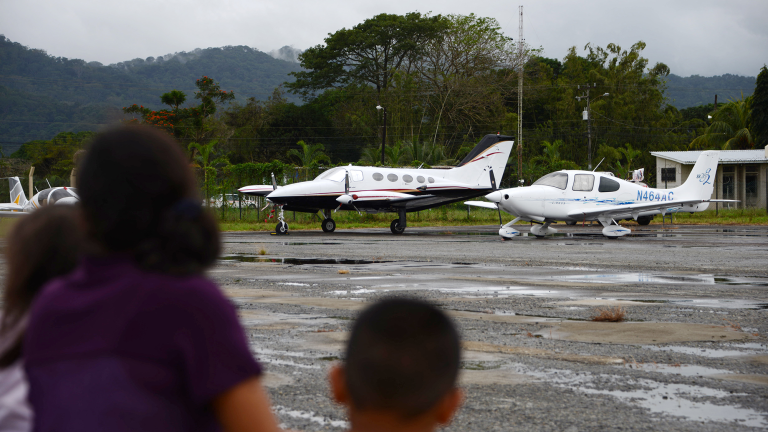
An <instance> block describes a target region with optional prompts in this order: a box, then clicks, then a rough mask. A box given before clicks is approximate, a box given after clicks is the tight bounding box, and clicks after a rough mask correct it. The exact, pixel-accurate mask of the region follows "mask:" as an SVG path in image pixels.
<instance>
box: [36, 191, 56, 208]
mask: <svg viewBox="0 0 768 432" xmlns="http://www.w3.org/2000/svg"><path fill="white" fill-rule="evenodd" d="M51 192H53V189H43V190H41V191H40V192H39V193H38V194H37V202H38V203H39V204H40V205H41V206H44V205H47V204H49V203H48V197H49V195H51ZM50 204H53V201H51V202H50Z"/></svg>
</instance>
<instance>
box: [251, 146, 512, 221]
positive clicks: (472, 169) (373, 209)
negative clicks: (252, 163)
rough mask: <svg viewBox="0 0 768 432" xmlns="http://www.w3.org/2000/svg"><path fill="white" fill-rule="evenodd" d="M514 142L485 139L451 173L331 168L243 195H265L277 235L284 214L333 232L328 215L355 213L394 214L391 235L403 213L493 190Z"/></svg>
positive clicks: (368, 168) (450, 170)
mask: <svg viewBox="0 0 768 432" xmlns="http://www.w3.org/2000/svg"><path fill="white" fill-rule="evenodd" d="M513 145H514V141H513V140H512V137H508V136H503V135H498V134H497V135H486V136H485V137H483V139H482V140H480V143H479V144H478V145H477V146H475V148H474V149H472V151H471V152H469V154H468V155H467V157H465V158H464V160H462V161H461V163H460V164H459V165H458V166H456V167H455V168H451V169H419V168H387V167H368V166H353V165H349V166H346V167H336V168H332V169H329V170H327V171H325V172H323V173H322V174H320V175H319V176H317V178H315V179H314V180H311V181H306V182H300V183H294V184H289V185H286V186H277V183H276V182H275V176H274V175H272V184H271V185H254V186H245V187H242V188H240V189H239V191H240V192H241V193H243V194H246V195H259V196H265V197H266V198H267V200H268V201H269V202H271V203H273V204H274V205H276V206H277V207H279V209H280V213H279V217H278V220H279V221H280V222H279V223H278V224H277V227H276V232H277V234H285V233H287V232H288V224H287V223H286V222H285V220H284V217H283V211H284V210H288V211H298V212H306V213H317V212H318V211H321V210H322V212H323V215H324V216H325V219H324V220H323V221H322V224H321V227H322V229H323V231H324V232H333V231H334V230H335V229H336V222H334V220H333V219H332V218H331V210H334V211H335V210H354V211H357V212H358V213H359V212H361V211H365V212H366V213H397V214H398V218H397V219H395V220H393V221H392V223H391V224H390V227H389V228H390V230H391V231H392V233H394V234H402V233H403V231H405V227H406V213H407V212H414V211H420V210H426V209H430V208H434V207H438V206H441V205H443V204H448V203H452V202H458V201H462V200H465V199H467V198H474V197H478V196H482V195H485V194H487V193H488V192H491V191H494V190H496V189H497V188H496V177H495V176H498V178H501V177H502V176H503V175H504V169H505V168H506V163H507V158H508V157H509V153H510V152H511V151H512V147H513Z"/></svg>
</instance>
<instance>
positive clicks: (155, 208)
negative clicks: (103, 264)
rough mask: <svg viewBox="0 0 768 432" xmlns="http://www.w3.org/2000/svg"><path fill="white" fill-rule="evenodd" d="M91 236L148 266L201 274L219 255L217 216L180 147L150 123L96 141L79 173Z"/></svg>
mask: <svg viewBox="0 0 768 432" xmlns="http://www.w3.org/2000/svg"><path fill="white" fill-rule="evenodd" d="M77 180H78V194H79V195H80V200H81V205H82V209H83V214H84V216H85V221H86V226H87V228H86V229H87V235H88V237H89V239H90V240H92V241H93V242H95V243H96V245H97V246H99V247H100V248H101V249H103V250H105V251H106V252H108V253H126V254H129V255H131V256H132V257H133V259H134V260H135V261H136V263H137V264H138V265H139V266H140V267H142V268H143V269H145V270H149V271H154V272H160V273H170V274H178V275H185V274H196V273H200V272H202V271H203V270H204V269H205V268H206V267H208V266H210V265H211V264H213V262H214V261H215V260H216V257H217V256H218V255H219V248H220V245H219V232H218V228H217V226H216V221H215V220H214V219H213V216H212V215H211V214H209V213H208V212H205V211H203V210H202V208H201V206H200V204H201V201H200V198H199V196H198V193H197V186H196V182H195V177H194V174H193V173H192V170H191V169H190V167H189V162H188V161H187V157H186V156H185V155H184V153H183V152H182V151H181V149H180V146H179V144H178V143H177V142H176V141H174V140H173V138H171V137H170V136H169V135H167V134H165V133H163V132H160V131H158V130H156V129H151V128H149V127H145V126H136V125H131V126H120V127H116V128H114V129H111V130H109V131H106V132H104V133H101V134H99V135H98V136H96V137H95V138H94V140H93V141H92V142H91V144H90V147H89V148H88V150H87V153H86V155H85V157H84V158H83V160H82V163H81V166H80V168H79V170H78V179H77Z"/></svg>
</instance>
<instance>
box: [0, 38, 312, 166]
mask: <svg viewBox="0 0 768 432" xmlns="http://www.w3.org/2000/svg"><path fill="white" fill-rule="evenodd" d="M166 58H167V60H166ZM300 69H301V68H300V66H299V65H298V64H297V63H294V62H288V61H284V60H277V59H275V58H273V57H271V56H269V55H268V54H265V53H263V52H261V51H258V50H256V49H253V48H249V47H245V46H237V47H223V48H208V49H198V50H194V51H193V52H190V53H176V54H173V55H166V56H162V57H158V58H154V57H149V58H147V59H134V60H131V61H127V62H122V63H118V64H116V65H109V66H105V65H102V64H101V63H98V62H90V63H88V62H86V61H85V60H80V59H67V58H62V57H53V56H50V55H48V54H47V53H46V52H45V51H42V50H37V49H32V48H28V47H25V46H23V45H21V44H19V43H16V42H12V41H10V40H8V39H7V38H5V37H4V36H2V35H0V141H2V143H0V144H1V145H2V146H3V151H4V152H5V153H6V154H8V153H10V152H13V151H14V150H15V149H16V148H18V147H19V146H20V145H21V143H23V142H26V141H29V140H35V139H37V140H39V139H50V138H52V137H53V136H54V135H56V134H57V133H58V132H63V131H80V130H95V129H96V128H98V127H99V126H100V125H102V124H104V123H108V122H110V121H112V120H114V119H115V118H121V117H122V116H121V115H120V109H121V108H122V107H124V106H126V105H130V104H133V103H138V104H140V105H144V106H147V107H151V108H160V107H161V105H162V104H161V103H160V98H159V95H160V94H161V93H164V92H166V91H169V90H174V89H176V90H181V91H184V92H186V93H187V94H190V95H191V94H192V93H193V92H194V91H195V86H194V82H195V79H197V78H199V77H201V76H203V75H211V76H216V77H217V79H218V80H219V81H221V82H222V83H224V84H225V85H226V87H227V88H228V89H229V90H230V91H234V92H235V95H236V97H237V100H243V101H244V100H246V99H247V98H249V97H255V98H257V99H266V97H267V96H268V95H270V94H271V93H272V91H273V90H274V89H275V87H277V86H278V85H280V84H282V83H283V82H285V81H289V80H290V76H289V75H288V74H289V73H290V72H293V71H298V70H300ZM291 97H292V98H293V100H296V101H298V100H299V99H298V97H295V96H291Z"/></svg>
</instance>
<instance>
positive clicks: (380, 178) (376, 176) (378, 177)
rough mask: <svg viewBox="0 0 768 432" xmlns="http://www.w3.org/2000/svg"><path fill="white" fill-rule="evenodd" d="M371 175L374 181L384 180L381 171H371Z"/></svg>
mask: <svg viewBox="0 0 768 432" xmlns="http://www.w3.org/2000/svg"><path fill="white" fill-rule="evenodd" d="M371 177H373V179H374V180H376V181H382V180H384V176H383V175H382V174H381V173H373V175H372V176H371Z"/></svg>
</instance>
